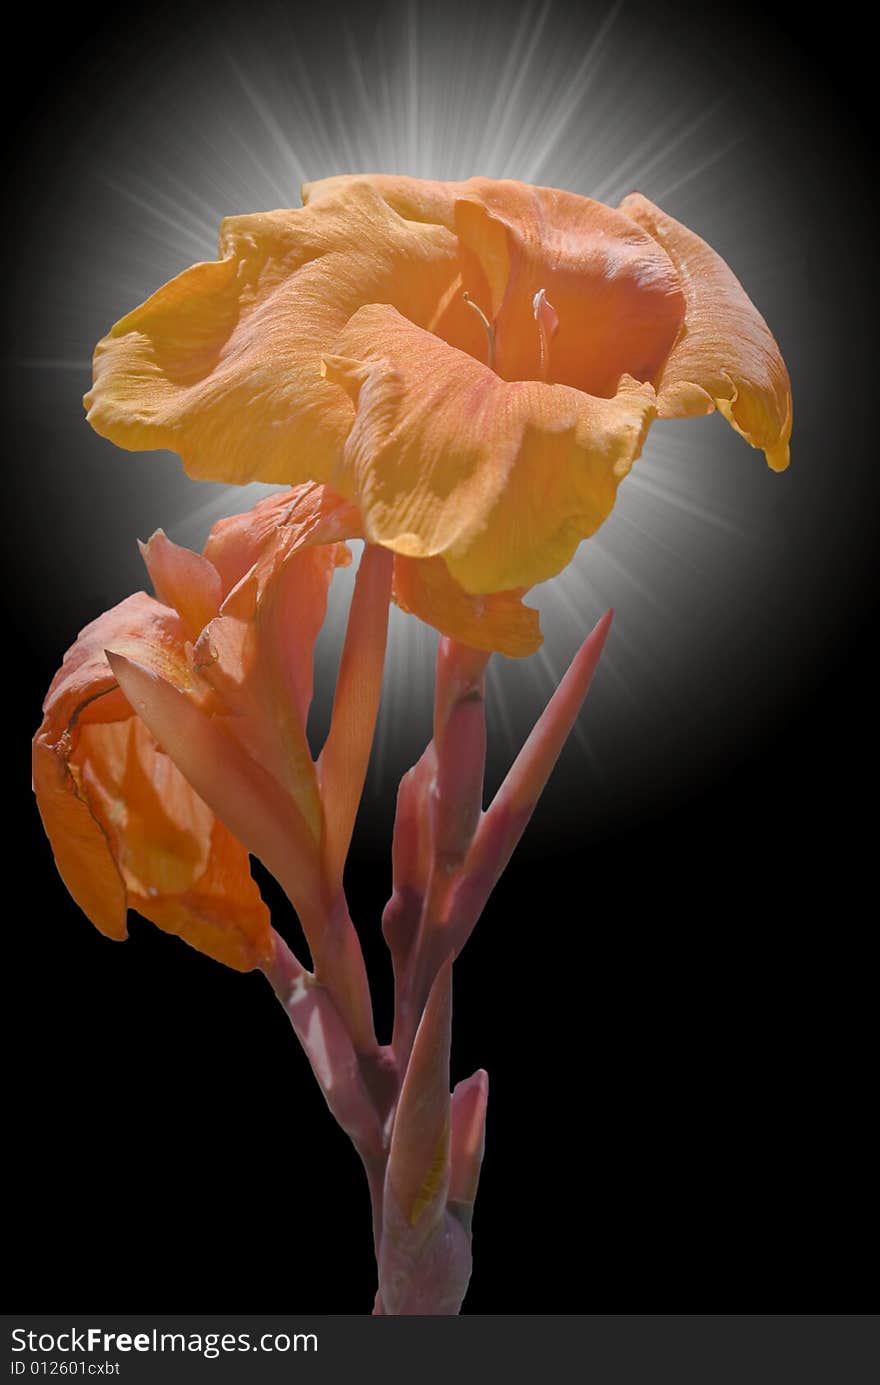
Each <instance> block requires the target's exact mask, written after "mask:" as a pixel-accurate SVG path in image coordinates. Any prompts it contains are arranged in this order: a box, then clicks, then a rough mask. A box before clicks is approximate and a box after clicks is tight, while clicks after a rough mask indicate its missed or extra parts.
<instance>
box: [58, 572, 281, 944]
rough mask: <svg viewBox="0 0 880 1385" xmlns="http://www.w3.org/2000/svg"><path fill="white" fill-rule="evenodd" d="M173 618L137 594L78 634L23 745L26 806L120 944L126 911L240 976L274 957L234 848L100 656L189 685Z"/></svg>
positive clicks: (78, 892)
mask: <svg viewBox="0 0 880 1385" xmlns="http://www.w3.org/2000/svg"><path fill="white" fill-rule="evenodd" d="M185 639H186V630H185V628H184V623H183V620H182V618H181V617H180V616H179V615H178V614H177V613H176V612H174V611H171V610H169V609H168V608H167V607H165V606H162V605H160V604H159V602H158V601H154V600H153V599H152V598H151V597H149V596H146V595H145V594H144V593H143V592H141V593H138V594H137V595H136V596H131V597H129V598H128V599H127V600H126V601H123V602H121V603H120V605H118V606H115V607H114V608H113V609H112V610H111V611H107V612H106V613H105V614H104V615H102V616H100V617H99V618H98V619H97V620H95V621H93V622H92V623H91V625H88V626H87V627H86V628H85V629H84V630H83V631H82V633H81V634H80V636H79V638H78V639H77V641H76V643H75V644H74V645H73V647H72V648H71V649H70V650H69V651H68V653H67V655H66V656H65V659H64V663H63V665H62V667H61V669H60V670H59V671H58V673H57V674H56V676H55V678H54V680H53V682H52V685H51V687H50V689H49V693H48V696H47V698H46V701H45V704H44V708H43V712H44V715H43V722H42V725H41V726H40V729H39V731H38V732H37V734H36V736H35V738H34V744H33V778H34V790H35V792H36V797H37V806H38V807H39V810H40V815H41V817H42V820H43V826H44V827H45V829H46V834H47V836H48V838H49V841H50V843H51V845H52V850H53V852H54V854H55V862H56V864H57V866H58V870H59V871H60V873H61V876H62V878H63V880H64V883H65V884H66V885H67V888H68V889H69V890H70V893H71V894H72V895H73V897H74V899H75V900H76V902H77V904H79V906H80V908H81V909H82V910H83V912H84V913H85V914H86V915H87V916H88V918H90V919H91V921H92V923H94V924H95V926H96V927H97V928H98V929H100V931H101V932H102V933H104V934H106V936H107V937H110V938H125V937H126V935H127V929H126V913H127V911H128V909H129V908H132V909H136V910H137V912H138V913H140V914H143V916H144V917H145V918H148V919H150V920H152V922H153V923H155V924H158V926H159V927H160V928H163V929H165V931H166V932H168V933H175V934H177V935H179V936H180V937H182V938H184V939H185V940H186V941H187V942H188V943H191V944H192V946H193V947H196V948H198V949H199V950H200V951H201V952H205V953H207V954H208V955H209V956H211V957H214V958H216V960H217V961H219V962H225V963H226V964H227V965H228V966H231V967H235V968H236V969H237V970H239V971H247V970H250V969H251V968H252V967H255V966H260V965H262V964H264V963H265V962H266V961H267V960H268V959H270V958H271V956H272V942H271V932H270V924H269V914H268V910H267V909H266V906H265V905H264V904H263V902H262V900H261V898H260V892H259V890H258V889H257V886H256V884H255V883H254V881H253V879H252V877H251V873H250V865H249V863H248V855H247V851H246V850H245V848H244V847H243V846H242V845H241V843H240V842H238V841H237V840H236V839H235V837H233V836H232V834H231V833H230V832H229V831H227V829H226V828H225V827H224V826H223V825H222V823H220V822H219V821H218V820H217V818H216V817H215V816H214V814H213V813H212V812H211V810H210V809H209V808H208V807H207V806H206V805H205V804H204V803H203V802H202V801H201V799H199V798H198V797H197V795H196V794H195V793H194V792H193V790H192V789H191V788H190V786H189V784H188V783H187V781H186V780H185V779H184V778H183V776H182V774H181V773H180V771H179V770H178V769H177V767H176V766H175V765H174V764H173V763H172V761H171V760H170V759H169V758H168V756H167V755H165V754H163V752H162V751H161V749H160V748H159V746H158V744H157V743H156V741H155V740H154V738H153V737H152V736H151V735H150V733H149V731H148V730H147V728H146V727H145V726H144V724H143V722H141V721H140V720H139V718H138V717H136V716H135V714H134V711H133V710H132V707H131V705H130V703H128V702H127V701H126V699H125V697H124V696H123V695H122V694H121V692H120V690H119V686H118V683H117V681H116V679H115V678H114V676H113V673H112V670H111V668H110V665H109V663H108V662H107V658H106V656H105V653H104V649H105V647H106V646H108V645H109V646H111V647H112V648H115V649H117V650H120V651H123V650H124V651H125V653H126V655H128V656H129V657H131V658H134V659H138V660H139V661H140V663H141V665H142V666H143V667H145V668H152V669H154V670H155V671H156V673H157V676H161V677H166V676H168V675H169V674H171V676H173V677H175V678H176V679H177V680H178V681H179V682H181V683H183V682H185V681H186V680H187V678H188V671H187V667H186V661H185V657H184V647H185V646H184V642H185Z"/></svg>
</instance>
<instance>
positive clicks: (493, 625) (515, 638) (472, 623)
mask: <svg viewBox="0 0 880 1385" xmlns="http://www.w3.org/2000/svg"><path fill="white" fill-rule="evenodd" d="M392 594H393V596H394V600H395V601H396V603H397V605H398V606H399V607H400V609H401V610H402V611H408V612H409V613H410V614H411V615H414V616H418V618H419V620H423V621H424V622H425V624H426V625H433V626H434V629H435V630H439V631H440V633H441V634H442V635H449V636H450V637H451V638H452V639H454V640H458V642H459V643H460V644H466V645H469V646H470V647H471V649H488V650H490V651H495V652H497V653H498V654H506V655H507V657H508V658H509V659H522V658H525V657H526V656H527V655H529V654H534V652H535V650H536V649H539V648H540V646H541V645H542V644H543V641H544V637H543V635H542V634H541V626H540V620H539V617H538V612H537V611H536V610H535V609H534V607H532V606H525V605H523V601H522V594H521V593H520V592H517V591H512V592H490V593H489V594H488V595H486V596H473V595H471V593H470V592H466V591H465V590H464V588H463V587H461V586H459V584H458V582H456V580H455V578H454V577H453V576H452V574H451V573H450V571H449V568H448V567H447V566H446V563H445V562H444V560H443V559H442V558H421V559H417V558H405V557H403V556H402V554H399V553H398V554H396V555H395V558H394V586H393V593H392Z"/></svg>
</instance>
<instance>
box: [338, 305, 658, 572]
mask: <svg viewBox="0 0 880 1385" xmlns="http://www.w3.org/2000/svg"><path fill="white" fill-rule="evenodd" d="M325 369H326V371H327V374H328V377H329V378H330V379H332V380H333V381H338V382H339V383H341V384H342V385H344V387H345V388H346V389H348V390H349V391H350V393H351V396H352V399H353V400H354V401H355V402H356V405H357V415H356V419H355V423H354V426H353V428H352V430H351V433H350V435H349V438H348V441H347V443H346V448H345V454H344V461H343V466H342V469H341V472H340V475H339V480H338V483H337V485H338V489H339V490H341V491H342V493H343V494H345V495H348V496H349V497H350V498H352V499H354V500H355V501H356V503H357V504H358V506H359V508H360V510H361V513H362V514H363V517H364V531H365V534H366V537H367V538H368V540H370V541H371V542H373V543H380V544H384V545H385V546H386V547H389V548H392V549H393V550H394V551H395V552H396V553H401V554H403V555H404V556H406V557H416V558H426V557H435V556H438V555H440V556H442V557H443V558H444V559H445V560H446V563H447V565H448V567H449V570H450V572H451V573H452V576H453V577H454V578H455V579H456V581H457V582H459V583H460V585H461V586H463V587H464V588H465V590H466V591H469V592H477V593H480V592H492V591H508V590H510V589H513V588H517V587H520V588H526V587H530V586H533V585H534V584H535V583H536V582H540V581H543V580H544V579H545V578H547V577H551V576H553V575H554V574H555V573H557V572H559V570H560V569H561V568H562V567H564V566H565V564H566V563H567V562H568V561H569V559H570V558H571V557H572V554H573V553H574V551H575V549H576V547H577V545H578V543H579V542H580V540H581V539H582V538H584V537H586V536H587V535H589V534H592V533H593V532H594V531H595V530H596V529H597V528H598V527H599V525H600V524H601V523H602V521H603V520H604V519H605V518H606V516H607V515H608V513H609V511H610V510H611V508H612V506H613V504H614V498H615V495H616V491H617V485H618V483H619V481H620V480H621V478H622V477H623V476H625V475H626V473H627V472H628V471H629V469H630V467H631V465H632V463H633V461H634V460H635V458H636V457H637V456H638V455H639V451H640V450H641V446H642V442H643V439H644V436H645V433H646V431H647V428H648V426H649V424H650V421H651V419H652V418H653V416H654V412H655V405H654V392H653V390H652V388H651V387H650V385H640V384H638V383H637V382H636V381H634V380H630V379H628V378H627V377H624V378H623V379H622V380H621V383H620V389H619V391H618V393H617V394H616V395H615V396H614V398H612V399H597V398H593V397H592V396H589V395H586V394H583V393H581V392H580V391H579V390H574V389H571V388H569V387H567V386H565V385H545V384H542V383H541V382H539V381H534V380H523V381H505V380H502V379H500V378H499V377H498V376H497V375H496V374H494V373H493V372H492V371H491V370H489V369H488V367H487V366H485V365H483V364H481V363H480V362H479V361H476V360H474V359H472V358H471V357H470V356H468V355H466V354H464V353H463V352H461V351H458V350H456V349H455V348H454V347H451V346H449V345H447V344H446V343H445V342H442V341H440V340H439V339H438V338H436V337H434V336H432V335H431V334H429V333H427V332H424V331H421V330H420V329H419V328H418V327H416V326H414V325H413V324H412V323H411V322H408V321H407V320H406V319H405V318H403V317H401V315H400V314H399V313H398V312H396V311H395V310H394V308H392V307H390V306H388V305H381V304H376V305H370V306H368V307H365V308H362V309H361V310H360V311H359V312H358V313H356V314H355V315H354V317H353V318H352V319H351V321H350V322H349V323H348V325H347V327H346V329H345V331H344V332H343V333H342V334H341V336H340V338H339V340H338V342H337V343H336V348H335V353H334V354H333V355H332V356H327V357H325Z"/></svg>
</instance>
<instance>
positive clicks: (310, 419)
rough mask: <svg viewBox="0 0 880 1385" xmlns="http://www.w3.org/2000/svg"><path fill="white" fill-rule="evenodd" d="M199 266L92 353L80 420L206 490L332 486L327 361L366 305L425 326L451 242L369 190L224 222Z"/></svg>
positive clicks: (334, 416) (353, 188)
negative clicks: (310, 483)
mask: <svg viewBox="0 0 880 1385" xmlns="http://www.w3.org/2000/svg"><path fill="white" fill-rule="evenodd" d="M219 254H220V259H219V260H218V261H217V262H213V263H205V264H198V265H194V266H193V267H192V268H191V269H188V270H186V271H184V273H183V274H180V275H178V277H177V278H176V279H174V280H172V281H171V282H170V283H169V284H166V285H165V287H164V288H162V289H160V290H159V291H158V292H157V293H155V294H153V296H152V297H151V298H149V299H148V300H147V302H146V303H144V304H142V306H141V307H139V308H136V309H135V310H134V312H131V313H129V314H128V316H127V317H124V318H123V319H122V320H121V321H120V322H117V323H116V325H115V326H114V327H113V328H112V330H111V331H110V333H109V334H108V335H107V336H106V337H105V338H104V339H103V341H101V342H100V343H99V345H98V347H97V349H96V352H95V361H94V385H93V388H92V390H91V391H90V392H89V394H88V395H87V396H86V399H85V404H86V408H87V410H88V418H89V421H90V423H91V424H92V425H93V427H94V428H95V429H96V430H97V431H98V432H99V433H101V434H102V436H104V437H108V438H110V439H111V440H112V441H113V442H116V443H117V444H118V445H119V446H121V447H126V448H129V449H131V450H142V449H153V448H163V447H164V448H169V449H171V450H172V451H175V452H178V453H179V454H180V456H181V457H182V458H183V461H184V465H185V466H186V469H187V471H188V472H189V473H190V474H191V475H192V476H196V477H201V478H205V479H209V480H216V481H226V482H237V483H243V482H246V481H252V480H261V481H274V482H281V483H285V482H286V483H288V484H290V483H292V482H296V481H300V480H305V479H317V480H329V479H331V478H332V472H333V467H334V465H335V462H336V459H337V456H338V453H339V451H340V449H341V447H342V443H343V441H344V439H345V435H346V433H347V431H348V428H349V426H350V423H351V404H350V402H349V400H348V399H347V398H346V396H345V394H344V392H343V391H339V390H332V389H328V388H327V385H326V384H325V383H324V382H323V381H322V379H321V375H320V369H319V367H320V358H321V352H322V351H324V350H327V349H329V348H330V346H331V345H332V343H333V341H334V339H335V338H336V336H337V335H338V333H339V332H340V331H341V329H342V327H343V326H344V325H345V322H346V321H347V320H348V318H349V317H350V316H351V314H352V313H353V312H354V311H355V309H356V308H357V307H359V306H360V305H361V304H362V303H363V302H365V301H379V302H388V303H393V304H395V305H396V306H397V307H398V308H399V309H400V311H401V312H403V313H405V314H406V315H407V316H408V317H410V318H411V319H412V320H413V321H414V322H418V323H421V324H424V325H427V324H428V323H429V322H430V321H431V320H432V319H433V318H434V316H435V315H436V312H437V306H438V303H439V302H440V300H441V298H442V297H443V295H444V294H445V293H446V291H447V290H448V288H449V285H450V282H451V281H452V280H453V279H454V278H455V276H456V274H457V273H458V248H457V244H456V241H455V237H454V236H453V235H452V234H451V232H449V231H448V230H446V229H445V228H443V227H440V226H431V225H416V224H414V223H411V222H408V221H406V220H404V219H403V218H402V217H400V216H399V215H398V214H397V213H396V212H394V211H393V210H392V209H391V208H390V207H389V206H388V205H387V204H386V203H385V202H384V201H383V200H382V198H381V196H380V195H379V193H378V192H377V191H376V190H375V189H374V188H372V187H370V186H369V185H368V184H367V183H357V184H351V185H346V186H345V187H343V188H341V189H340V190H338V191H337V193H336V194H334V195H331V196H328V197H326V198H323V199H321V200H320V201H319V202H318V203H316V204H315V206H313V207H312V206H308V207H305V208H302V209H299V210H291V211H287V210H285V211H274V212H266V213H262V214H256V215H253V216H238V217H231V218H228V219H227V220H226V221H224V223H223V225H222V228H221V234H220V249H219Z"/></svg>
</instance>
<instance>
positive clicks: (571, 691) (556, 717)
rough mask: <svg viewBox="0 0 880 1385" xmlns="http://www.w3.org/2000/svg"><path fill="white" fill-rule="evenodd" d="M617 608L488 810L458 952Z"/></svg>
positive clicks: (459, 895)
mask: <svg viewBox="0 0 880 1385" xmlns="http://www.w3.org/2000/svg"><path fill="white" fill-rule="evenodd" d="M613 614H614V613H613V611H608V612H607V613H606V614H605V615H604V616H603V617H602V619H601V620H600V621H599V622H598V623H597V625H596V626H595V628H594V629H593V630H592V631H591V633H590V634H589V635H588V636H587V638H586V639H585V640H584V642H583V644H582V645H581V647H580V649H579V650H578V652H577V654H576V655H575V656H574V658H573V659H572V661H571V664H570V665H569V667H568V670H567V671H566V673H565V675H564V677H563V679H562V681H561V683H560V684H559V687H558V688H557V689H556V691H555V693H554V694H553V696H552V697H551V699H550V701H549V702H548V704H547V706H546V707H545V709H544V711H543V713H542V714H541V716H540V717H539V718H538V721H537V723H536V724H535V727H534V729H533V730H532V733H531V735H530V736H529V738H528V740H527V741H526V743H525V745H524V746H523V748H522V750H521V751H520V752H519V755H518V756H517V757H516V760H515V761H514V763H513V765H512V766H511V769H510V771H509V773H508V775H507V777H506V779H505V780H504V783H503V784H502V785H501V787H500V789H499V790H498V792H497V794H496V795H495V797H494V799H493V800H492V803H491V806H490V807H489V809H488V810H487V812H485V813H484V814H483V817H482V819H481V821H480V825H479V827H478V828H477V831H476V835H475V837H474V840H473V844H472V846H471V849H470V851H469V853H468V858H467V861H466V862H465V865H464V868H463V870H462V874H461V877H460V879H459V882H458V884H457V886H456V890H455V898H454V900H453V903H452V909H451V914H450V933H449V938H450V942H451V944H452V946H453V947H454V949H455V952H456V954H458V953H459V952H460V951H461V949H462V947H463V946H464V944H465V942H466V941H467V939H468V937H469V935H470V933H471V930H472V928H473V926H474V924H475V923H476V921H477V919H478V918H479V916H480V914H481V913H482V911H483V908H484V907H485V904H486V901H487V899H488V898H489V895H490V894H491V892H492V890H493V888H494V886H495V883H496V881H497V880H498V878H499V876H500V875H501V873H502V871H503V870H504V868H505V866H506V865H507V863H508V861H509V860H510V857H511V855H512V854H513V851H514V848H515V847H516V844H517V842H518V841H519V839H520V837H521V836H522V834H523V832H524V831H525V828H526V825H527V823H528V821H529V819H530V817H531V816H532V813H533V811H534V808H535V804H536V803H537V801H538V799H539V798H540V796H541V793H542V791H543V789H544V786H545V784H546V783H547V780H548V779H549V778H550V774H551V772H552V770H553V766H554V765H555V764H556V761H557V760H558V759H559V755H560V752H561V750H562V747H563V746H564V744H565V742H566V739H567V737H568V734H569V732H570V731H571V728H572V726H573V725H574V723H575V719H576V717H577V714H578V712H579V711H580V709H581V706H582V705H583V701H584V698H585V697H586V695H587V692H588V690H589V687H590V683H591V682H592V678H593V674H594V673H595V671H596V667H597V665H598V663H599V659H600V657H601V654H602V650H603V648H604V646H605V640H606V638H607V636H608V631H609V629H610V627H611V621H612V618H613Z"/></svg>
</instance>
